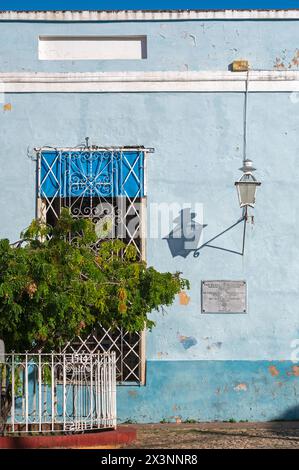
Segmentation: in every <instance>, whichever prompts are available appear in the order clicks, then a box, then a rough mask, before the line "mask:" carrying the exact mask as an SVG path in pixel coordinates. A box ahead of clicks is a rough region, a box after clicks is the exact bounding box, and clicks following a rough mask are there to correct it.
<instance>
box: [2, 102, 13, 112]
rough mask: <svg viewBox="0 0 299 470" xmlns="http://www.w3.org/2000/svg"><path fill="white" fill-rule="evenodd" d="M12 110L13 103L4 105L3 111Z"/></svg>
mask: <svg viewBox="0 0 299 470" xmlns="http://www.w3.org/2000/svg"><path fill="white" fill-rule="evenodd" d="M11 110H12V105H11V103H5V104H4V105H3V111H11Z"/></svg>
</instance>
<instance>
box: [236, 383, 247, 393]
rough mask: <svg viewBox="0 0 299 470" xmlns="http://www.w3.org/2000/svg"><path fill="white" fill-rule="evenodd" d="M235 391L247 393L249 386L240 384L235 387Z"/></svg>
mask: <svg viewBox="0 0 299 470" xmlns="http://www.w3.org/2000/svg"><path fill="white" fill-rule="evenodd" d="M234 390H236V392H247V384H244V383H243V384H238V385H236V386H235V387H234Z"/></svg>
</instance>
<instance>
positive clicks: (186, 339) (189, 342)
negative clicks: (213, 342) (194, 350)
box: [179, 335, 197, 349]
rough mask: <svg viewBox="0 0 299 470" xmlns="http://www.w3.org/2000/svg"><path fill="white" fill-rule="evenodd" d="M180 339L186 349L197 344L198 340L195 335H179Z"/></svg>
mask: <svg viewBox="0 0 299 470" xmlns="http://www.w3.org/2000/svg"><path fill="white" fill-rule="evenodd" d="M179 341H180V343H181V344H182V345H183V347H184V349H189V348H191V347H192V346H195V345H196V344H197V340H196V339H195V338H194V336H182V335H180V336H179Z"/></svg>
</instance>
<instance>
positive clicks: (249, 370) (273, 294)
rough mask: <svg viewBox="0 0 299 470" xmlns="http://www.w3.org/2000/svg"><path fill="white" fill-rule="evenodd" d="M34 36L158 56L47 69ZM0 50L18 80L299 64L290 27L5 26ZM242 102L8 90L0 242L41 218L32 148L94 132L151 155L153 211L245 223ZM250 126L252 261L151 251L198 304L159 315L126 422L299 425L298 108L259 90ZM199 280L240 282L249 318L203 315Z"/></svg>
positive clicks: (298, 36) (125, 406) (220, 97)
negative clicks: (116, 43) (25, 75)
mask: <svg viewBox="0 0 299 470" xmlns="http://www.w3.org/2000/svg"><path fill="white" fill-rule="evenodd" d="M39 34H147V35H148V48H149V56H148V59H147V60H142V61H107V62H97V61H95V62H89V61H87V62H86V61H83V62H82V63H81V62H61V61H59V62H47V61H43V62H39V61H38V59H37V37H38V35H39ZM248 38H250V41H249V40H248ZM0 41H1V47H2V54H1V58H0V68H1V70H2V71H9V72H13V71H22V70H26V71H53V72H54V71H55V72H58V71H87V70H88V71H95V70H103V71H104V70H186V69H187V68H189V69H190V70H227V67H228V64H229V63H230V62H231V61H232V60H234V59H236V58H240V57H242V58H246V59H248V60H249V61H250V62H251V64H252V67H253V68H261V69H273V68H274V65H275V63H276V57H278V58H280V59H281V60H282V61H283V63H284V64H285V66H287V67H288V65H289V63H292V67H293V68H296V67H297V66H296V64H295V63H293V62H292V59H293V58H294V56H295V54H296V47H297V45H298V44H299V29H298V22H293V21H288V22H286V21H275V22H271V21H252V22H250V21H242V22H241V21H240V22H237V21H234V22H231V21H226V22H223V21H217V22H211V21H209V22H202V21H201V22H166V23H160V22H158V23H150V22H147V23H119V24H112V23H104V24H88V23H84V24H71V23H67V24H54V23H53V24H51V23H50V24H47V23H22V24H15V23H14V24H9V23H2V24H1V25H0ZM186 64H187V66H186ZM243 99H244V97H243V96H242V94H240V93H130V94H129V93H112V94H111V93H103V94H93V93H88V94H87V93H85V94H84V93H76V94H67V93H57V94H55V93H43V94H38V93H35V94H34V93H33V94H29V93H23V94H22V93H20V94H17V93H16V94H6V95H5V104H7V103H9V104H10V105H11V110H10V111H8V110H4V107H3V106H2V105H1V107H2V109H0V137H1V148H0V162H1V172H0V221H1V223H0V236H1V237H9V238H10V239H11V240H12V241H13V240H16V239H17V238H18V236H19V232H20V231H21V230H22V229H23V228H24V227H26V226H27V225H28V224H29V222H30V221H31V219H32V218H33V217H34V215H35V194H36V175H35V170H36V166H35V162H33V161H32V160H31V159H30V158H28V156H27V147H29V148H32V147H34V146H40V145H55V146H73V145H77V144H79V143H81V142H82V141H84V138H85V136H89V137H90V139H91V141H92V143H94V144H98V145H104V146H105V145H136V144H139V145H145V146H149V147H155V149H156V151H155V154H153V155H150V156H149V158H148V165H147V168H148V184H147V187H148V202H149V205H150V203H153V202H156V203H161V202H164V203H173V202H178V203H189V204H194V203H197V202H200V203H202V204H203V208H204V223H205V224H207V227H206V228H205V229H204V233H205V235H204V237H205V240H207V239H208V238H210V237H212V236H213V235H215V234H217V233H218V232H220V231H221V230H223V229H224V228H226V227H228V226H229V225H231V224H232V223H234V222H235V221H236V220H237V219H238V218H239V217H240V215H241V213H240V209H239V206H238V202H237V197H236V194H235V188H234V184H233V183H234V181H235V180H236V179H237V178H238V177H239V172H238V168H239V167H240V165H241V162H242V139H243V135H242V132H243V123H242V119H243ZM248 129H249V132H248V157H249V158H252V159H253V160H254V164H255V166H256V167H257V168H258V177H259V178H260V179H261V180H262V187H261V188H260V191H259V193H258V195H257V206H256V209H255V225H252V226H248V230H247V239H246V253H245V256H244V257H241V256H238V255H234V254H231V253H228V252H225V251H220V250H214V249H210V248H205V249H204V250H203V251H202V253H201V254H200V256H199V257H198V258H194V257H193V256H192V254H191V255H189V256H188V257H187V258H185V259H184V258H181V257H176V258H173V257H172V256H171V253H170V251H169V249H168V245H167V242H166V241H165V240H163V238H162V237H160V238H158V239H148V241H147V257H148V263H149V264H150V265H154V266H155V267H156V268H157V269H160V270H165V271H166V270H168V271H176V270H179V271H182V272H183V274H184V276H186V277H187V278H188V279H189V280H190V282H191V291H190V292H189V293H188V296H190V301H189V303H188V305H181V304H180V302H179V300H177V301H176V302H175V304H174V305H173V306H172V307H171V308H168V309H167V312H168V313H167V314H166V315H163V316H162V315H158V314H155V315H153V318H154V319H155V320H157V327H156V328H155V329H154V330H153V332H152V333H150V334H148V338H147V360H148V362H147V384H146V386H145V387H128V388H125V387H122V388H120V389H119V399H118V406H119V416H120V419H122V420H127V419H132V420H142V421H152V422H153V421H160V420H162V419H175V418H174V417H175V416H181V417H182V419H187V418H189V419H202V420H206V419H207V420H213V419H230V418H234V419H248V420H266V419H275V418H279V417H281V416H287V417H289V418H296V417H298V412H297V411H296V406H297V398H296V394H298V392H299V377H298V374H297V369H293V368H292V367H293V366H294V365H293V364H292V363H290V356H291V352H292V349H291V341H292V340H293V339H295V338H297V337H299V316H298V300H299V299H298V297H299V295H298V281H299V263H298V261H297V260H298V259H299V257H298V255H299V248H298V238H299V222H298V211H299V199H298V197H297V185H298V182H299V169H298V164H297V159H298V150H299V144H298V130H299V104H294V103H293V102H292V100H291V96H290V94H289V93H252V94H250V97H249V117H248ZM149 230H150V227H149ZM241 241H242V234H241V227H238V228H235V229H234V230H232V231H230V232H228V233H227V234H226V236H225V237H223V239H220V240H219V244H220V245H221V246H223V247H226V248H229V249H232V250H239V249H240V248H241ZM204 279H245V280H246V281H247V283H248V298H249V308H248V312H249V313H248V314H247V315H225V314H222V315H220V314H218V315H203V314H201V306H200V283H201V281H202V280H204ZM279 361H287V362H285V363H283V362H279ZM272 365H274V366H275V368H276V369H273V368H271V369H269V367H271V366H272ZM276 370H277V371H278V374H276ZM240 384H241V388H240V389H236V388H235V387H238V385H240ZM242 384H243V385H242ZM244 384H245V385H244ZM218 389H219V390H220V391H219V393H218V392H217V390H218ZM175 407H177V408H178V409H177V410H175ZM290 410H293V411H290Z"/></svg>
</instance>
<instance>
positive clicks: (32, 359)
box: [0, 352, 116, 433]
mask: <svg viewBox="0 0 299 470" xmlns="http://www.w3.org/2000/svg"><path fill="white" fill-rule="evenodd" d="M0 372H1V403H2V406H4V403H5V399H6V400H9V401H10V403H11V412H10V416H9V419H8V426H7V427H8V432H12V433H13V432H47V431H48V432H49V431H72V432H76V431H77V432H78V431H84V430H91V429H101V428H115V427H116V360H115V353H113V352H112V353H110V354H108V353H105V354H100V353H97V354H56V353H51V354H42V353H37V354H29V353H25V354H14V353H13V354H6V355H5V360H4V362H0Z"/></svg>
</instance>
